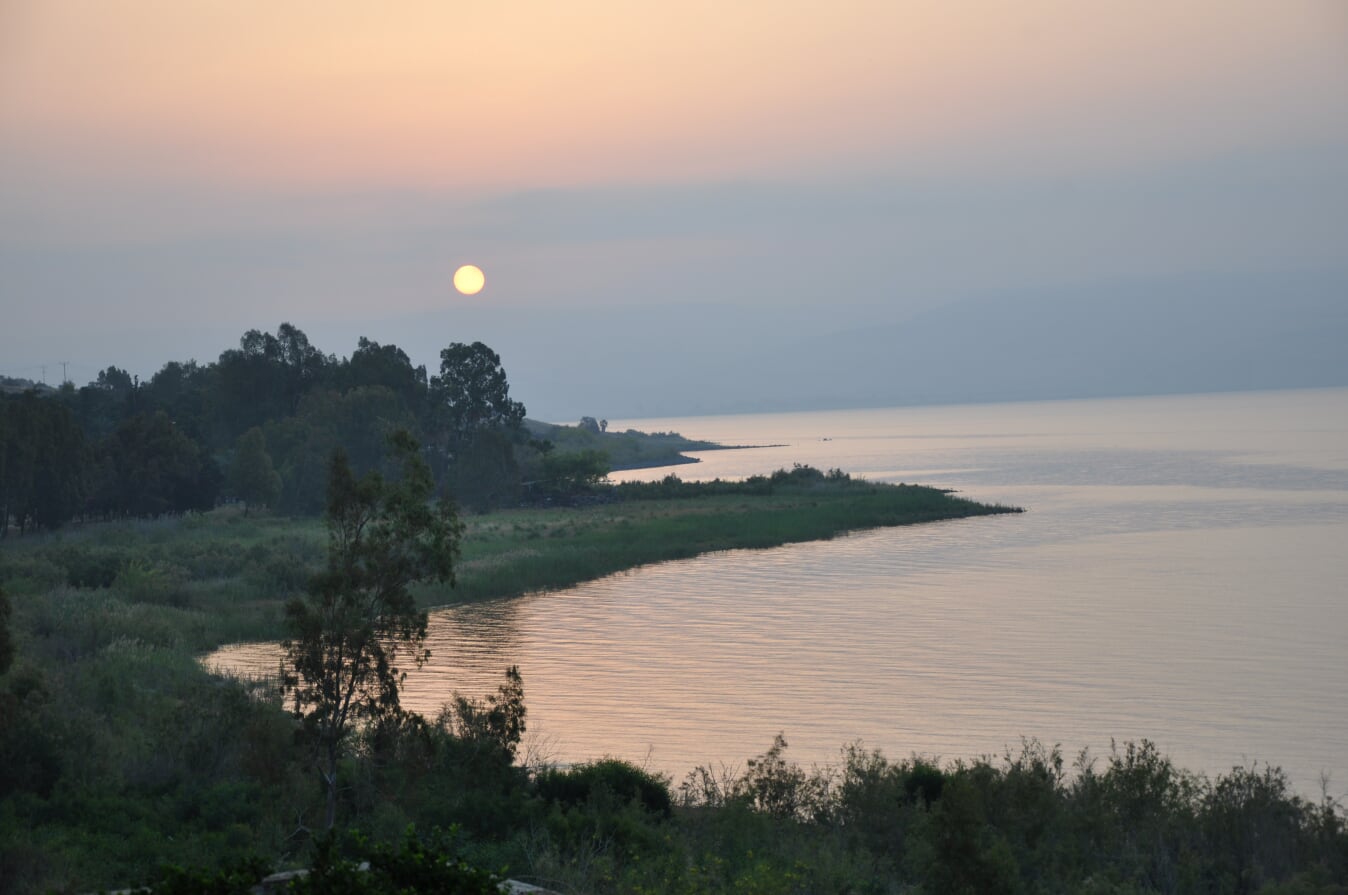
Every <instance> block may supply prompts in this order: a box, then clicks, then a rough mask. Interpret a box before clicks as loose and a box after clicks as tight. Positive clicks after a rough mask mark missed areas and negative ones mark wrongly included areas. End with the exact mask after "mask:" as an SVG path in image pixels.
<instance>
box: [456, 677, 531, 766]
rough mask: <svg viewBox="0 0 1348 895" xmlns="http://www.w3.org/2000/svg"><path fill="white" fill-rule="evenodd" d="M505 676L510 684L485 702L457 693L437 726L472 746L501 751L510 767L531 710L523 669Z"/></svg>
mask: <svg viewBox="0 0 1348 895" xmlns="http://www.w3.org/2000/svg"><path fill="white" fill-rule="evenodd" d="M505 676H506V682H505V683H504V684H502V685H501V686H500V687H499V688H498V689H497V691H496V692H495V693H494V694H492V695H490V696H488V697H487V698H486V700H485V701H484V700H479V699H473V698H471V697H467V696H463V695H461V694H458V693H455V694H454V699H453V701H452V702H450V703H449V704H448V705H446V706H445V709H444V711H443V712H442V713H441V715H440V718H439V719H438V721H437V723H438V724H439V725H440V726H441V727H442V728H444V729H445V730H447V731H451V732H452V733H453V735H454V736H456V737H458V738H459V739H460V740H462V741H464V742H465V743H467V744H469V745H471V746H474V747H477V748H484V749H490V750H499V752H500V753H501V754H502V755H503V756H504V757H505V759H506V763H507V764H509V763H510V762H511V761H513V760H514V758H515V750H516V749H518V748H519V744H520V738H521V737H523V736H524V729H525V722H524V717H525V715H526V714H527V713H528V710H527V709H526V708H525V705H524V678H523V677H522V676H521V675H520V669H519V666H517V665H511V666H510V667H509V668H507V669H506V672H505Z"/></svg>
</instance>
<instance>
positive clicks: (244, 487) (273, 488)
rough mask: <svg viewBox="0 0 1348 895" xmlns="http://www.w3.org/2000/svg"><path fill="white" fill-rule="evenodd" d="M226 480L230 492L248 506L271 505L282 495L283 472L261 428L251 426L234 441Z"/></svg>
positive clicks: (249, 507)
mask: <svg viewBox="0 0 1348 895" xmlns="http://www.w3.org/2000/svg"><path fill="white" fill-rule="evenodd" d="M227 481H228V486H229V490H230V492H231V493H232V494H233V495H234V496H235V497H237V498H238V499H239V500H242V501H243V502H244V504H245V505H246V506H247V507H248V509H252V507H253V506H255V505H261V506H271V505H273V504H275V503H276V501H277V500H279V499H280V497H281V476H280V475H279V474H278V473H277V472H276V468H275V467H274V466H273V465H272V460H271V454H268V453H267V440H266V438H265V437H264V436H263V434H262V430H261V429H259V428H257V427H254V428H252V429H249V430H248V431H247V432H245V433H243V434H242V435H240V436H239V440H238V441H237V442H235V445H234V459H233V460H232V461H231V462H230V465H229V478H228V480H227Z"/></svg>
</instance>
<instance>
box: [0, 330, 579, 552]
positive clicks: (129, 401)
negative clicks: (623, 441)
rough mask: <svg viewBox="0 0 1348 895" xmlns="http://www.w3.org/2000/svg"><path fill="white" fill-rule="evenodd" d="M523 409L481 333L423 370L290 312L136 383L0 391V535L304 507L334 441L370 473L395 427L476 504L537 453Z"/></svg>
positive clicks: (100, 379) (506, 486)
mask: <svg viewBox="0 0 1348 895" xmlns="http://www.w3.org/2000/svg"><path fill="white" fill-rule="evenodd" d="M524 414H525V408H524V405H523V404H521V403H520V402H519V401H516V400H514V399H512V398H511V397H510V387H509V383H508V381H507V378H506V373H505V370H504V369H503V367H502V365H501V359H500V357H499V356H498V355H497V354H496V352H495V351H493V350H492V349H491V348H489V347H488V346H486V345H484V344H483V343H481V342H473V343H471V344H465V343H459V342H456V343H453V344H451V345H449V346H448V347H446V348H445V349H444V350H442V351H441V352H440V368H439V371H438V373H437V374H435V375H428V373H427V370H426V368H425V366H420V365H413V364H412V361H411V359H410V358H409V357H408V356H407V353H406V352H404V351H403V350H402V349H400V348H398V347H397V346H396V345H392V344H387V345H381V344H380V343H378V342H375V341H372V340H370V339H367V338H363V337H362V338H361V339H360V340H359V342H358V344H357V346H356V349H355V350H354V351H353V352H352V353H351V355H350V356H349V357H337V356H335V355H332V354H325V353H324V352H322V351H321V350H319V349H318V348H317V347H315V346H314V345H313V344H312V343H310V341H309V339H308V337H307V336H306V335H305V334H304V333H303V332H302V331H301V330H300V329H298V328H297V327H295V326H293V325H291V324H289V323H283V324H281V325H280V326H279V327H278V328H277V330H276V332H275V333H274V334H273V333H268V332H261V331H259V330H249V331H248V332H246V333H244V335H243V336H242V338H240V340H239V346H238V347H237V348H231V349H228V350H226V351H224V352H223V353H221V355H220V357H219V358H218V359H217V360H216V361H215V362H214V363H206V364H200V363H197V362H196V361H187V362H179V361H170V362H168V363H166V364H164V366H163V367H162V368H161V369H160V370H159V371H158V372H157V373H155V374H154V375H153V376H152V377H150V379H149V380H148V381H141V380H140V379H139V377H136V376H132V375H131V374H129V373H128V372H127V371H125V370H122V369H119V368H117V367H108V368H107V369H106V370H103V371H101V372H100V373H99V374H98V376H97V378H96V379H95V380H94V381H92V382H90V383H88V384H87V385H85V386H83V387H80V388H76V387H75V386H74V385H73V384H71V383H66V384H64V385H63V386H62V387H61V388H60V389H58V390H55V391H54V392H49V393H45V394H39V393H38V392H37V391H35V390H29V391H27V392H24V393H22V394H6V395H3V396H0V533H4V534H7V533H9V531H10V530H11V529H17V530H18V531H19V532H20V533H22V532H24V531H27V530H30V529H34V528H37V529H50V528H55V527H58V526H60V525H62V524H64V523H66V522H69V521H71V520H72V519H114V518H126V517H156V516H162V515H176V514H182V513H185V512H190V511H194V510H205V509H210V508H211V507H213V506H216V505H218V504H219V503H221V502H222V501H239V502H242V503H243V504H244V505H245V506H246V507H248V508H252V507H255V506H258V505H266V506H269V507H271V508H273V509H275V510H277V511H278V512H281V513H285V514H289V515H316V514H318V513H320V512H322V510H323V505H324V490H325V487H326V484H327V482H326V468H327V461H328V458H329V457H330V456H331V455H332V453H333V451H334V450H335V449H337V448H341V449H342V450H343V451H344V452H345V453H346V455H347V457H348V458H349V460H350V463H351V465H352V467H353V469H355V470H356V471H357V472H365V471H369V470H378V469H381V468H384V467H386V466H387V465H388V464H389V463H390V462H391V459H390V457H389V456H388V446H387V436H388V434H389V433H390V432H393V431H398V430H405V431H407V432H409V433H411V434H412V435H413V436H414V437H415V438H416V439H417V440H418V441H419V442H420V443H421V444H423V445H424V446H425V447H424V448H423V453H424V457H425V460H426V462H427V464H428V466H429V467H430V469H431V471H432V474H433V476H434V479H435V482H436V485H437V487H438V488H439V489H440V491H441V493H448V494H452V495H453V496H454V497H455V498H456V499H457V500H458V501H459V502H460V503H461V504H462V505H464V506H467V507H468V508H471V509H487V508H490V507H491V506H494V505H499V504H501V503H504V502H508V501H511V500H514V499H516V498H517V497H518V496H519V494H520V491H521V486H522V483H523V482H525V481H528V480H530V479H535V478H539V477H540V476H541V475H542V471H543V470H544V468H545V465H547V463H548V453H549V451H550V448H551V445H550V444H548V443H547V442H546V441H539V440H536V439H534V438H531V437H530V435H529V434H528V432H527V430H526V429H525V428H524V426H523V421H524ZM554 462H555V461H554Z"/></svg>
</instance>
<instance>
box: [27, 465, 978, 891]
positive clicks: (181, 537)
mask: <svg viewBox="0 0 1348 895" xmlns="http://www.w3.org/2000/svg"><path fill="white" fill-rule="evenodd" d="M677 490H678V495H677V496H674V497H663V498H659V499H618V496H619V492H617V491H610V492H606V495H607V496H606V497H601V496H596V495H590V496H589V498H588V499H590V500H608V501H609V502H600V503H597V504H596V505H591V506H585V507H573V508H546V509H516V510H509V511H501V512H496V513H492V514H488V515H482V516H471V517H467V518H466V519H465V524H466V535H465V539H464V542H463V553H462V557H461V562H460V564H459V573H458V586H457V587H455V588H453V589H442V588H429V587H428V588H424V589H423V590H422V591H421V592H420V593H419V595H418V596H419V599H420V600H421V601H422V603H423V605H426V606H430V605H437V604H444V603H449V602H455V601H466V600H476V599H484V598H490V597H502V596H510V595H513V594H520V593H525V592H528V591H531V590H536V589H541V588H557V587H564V586H567V585H570V584H575V583H578V582H581V581H585V580H589V579H593V578H597V577H600V576H603V575H608V574H611V573H614V572H618V571H621V570H623V569H628V568H632V567H634V566H638V565H642V564H646V563H654V562H661V561H664V560H669V559H677V558H681V557H687V556H694V555H696V554H698V553H704V552H707V551H714V550H728V549H736V548H750V547H768V546H773V545H776V544H782V543H787V542H790V541H802V540H810V539H816V538H827V537H832V536H834V535H836V534H839V533H841V532H844V531H849V530H854V529H860V528H870V527H874V526H878V525H894V524H903V523H910V522H920V521H926V520H931V519H937V518H950V517H957V516H967V515H975V514H981V513H988V512H999V511H1002V510H1001V509H1000V508H992V507H984V506H980V505H978V504H974V503H971V502H969V501H963V500H959V499H957V498H953V497H950V496H949V495H947V494H944V493H942V492H940V491H935V490H932V489H922V488H911V487H886V486H872V485H865V484H859V483H850V482H827V483H822V484H821V483H818V482H816V483H807V484H788V485H784V486H780V487H779V486H774V487H773V488H770V489H763V488H761V487H759V486H754V487H752V488H747V489H739V490H737V489H736V488H735V487H728V486H726V484H725V483H720V484H718V485H708V486H686V487H685V486H680V487H679V488H678V489H677ZM626 496H628V497H642V496H650V495H638V494H634V493H631V492H630V491H629V493H628V494H627V495H626ZM326 538H327V535H326V530H325V527H324V524H323V522H322V520H318V519H285V518H276V517H270V516H264V515H257V514H254V515H251V516H244V515H243V513H242V512H241V511H239V510H237V509H233V508H229V509H222V510H218V511H215V512H212V513H208V514H205V515H202V516H194V517H188V518H184V519H178V520H166V521H158V522H129V523H107V524H95V525H86V526H80V527H72V528H69V529H66V530H63V531H59V532H56V533H51V534H43V535H36V536H32V535H30V536H26V537H22V538H20V537H11V538H9V539H6V540H5V541H4V542H2V543H0V588H3V589H4V591H5V592H6V593H7V594H8V596H9V599H10V602H11V604H12V607H13V612H12V616H11V622H10V627H11V629H12V633H13V640H14V647H15V656H16V658H15V662H14V665H13V667H11V668H10V670H9V671H8V672H6V673H4V674H3V675H0V895H3V893H6V892H9V891H19V892H24V891H47V890H49V889H54V890H60V891H67V890H68V891H91V890H94V889H97V888H99V887H113V888H116V887H122V886H125V885H127V884H130V883H134V882H136V881H137V880H141V879H144V878H145V874H146V873H147V872H148V870H149V869H151V868H153V867H155V866H156V865H157V864H159V863H162V862H164V861H176V862H188V863H196V864H210V865H214V864H216V863H218V862H219V861H222V860H227V859H230V858H235V857H241V856H243V855H244V854H246V853H249V852H254V853H262V854H265V855H267V856H268V858H269V860H271V861H272V862H279V863H285V862H287V861H295V860H303V857H302V856H303V855H304V854H305V853H306V851H305V850H306V849H307V844H306V843H307V841H308V839H307V835H299V831H300V830H301V828H302V827H303V826H304V825H305V820H306V818H309V819H310V822H311V821H312V818H311V817H310V814H311V813H312V811H313V805H314V796H315V794H316V792H317V788H316V787H315V786H314V783H313V778H312V775H311V773H310V770H309V768H308V766H307V764H306V762H305V756H304V754H303V751H302V750H301V749H299V748H298V747H297V742H298V741H297V740H296V730H295V727H294V723H293V721H292V720H291V719H290V718H289V717H288V716H287V715H286V714H284V713H283V712H281V711H280V710H279V708H280V707H279V705H278V703H277V702H276V700H275V697H274V695H273V696H270V697H266V696H263V694H262V693H261V691H254V695H255V696H263V698H260V699H259V698H250V696H249V688H248V687H247V686H243V685H240V684H237V683H233V682H230V681H225V680H221V679H219V678H216V677H213V676H212V675H210V674H208V673H207V672H206V671H204V670H203V669H202V668H201V667H200V664H199V663H198V662H197V660H196V657H197V656H199V655H201V654H202V653H204V652H207V651H210V650H212V649H214V648H216V647H218V646H221V645H224V644H227V643H233V642H239V641H251V640H271V639H276V638H279V637H282V636H284V633H285V631H284V625H283V618H284V606H285V604H286V602H287V601H288V600H289V599H291V598H292V597H293V596H295V595H296V594H299V593H302V592H303V589H304V586H305V583H306V581H307V578H308V576H309V574H310V572H311V571H312V570H314V569H316V568H317V567H319V566H320V565H321V564H322V562H323V561H324V557H325V554H326ZM418 748H419V747H418ZM451 764H452V763H451ZM453 766H454V767H458V765H453ZM382 767H383V766H379V768H382ZM417 767H421V765H417ZM446 767H449V766H448V765H447V766H446ZM351 768H352V773H353V774H354V775H355V776H354V777H353V779H352V780H351V783H350V788H349V789H348V790H347V791H349V792H351V793H353V795H351V797H350V805H349V807H348V809H346V810H349V811H350V812H353V814H352V816H353V817H360V818H362V819H363V820H362V822H363V823H367V824H370V825H372V828H373V829H374V830H375V831H378V832H380V833H381V835H382V834H383V833H385V832H389V831H392V832H394V833H396V832H397V831H399V830H401V829H402V827H403V826H405V825H406V823H407V822H408V821H409V820H413V819H416V820H418V821H419V822H422V821H425V822H433V823H442V822H443V823H451V822H463V821H464V819H466V818H471V819H473V822H474V823H475V824H477V825H478V826H481V827H483V828H484V829H486V826H485V825H487V823H488V820H489V819H490V818H493V817H495V818H498V820H497V821H493V823H495V824H496V827H499V828H500V831H509V830H512V829H514V825H515V824H516V823H517V822H518V817H519V815H518V806H516V807H510V806H515V805H516V802H519V801H520V800H522V799H524V795H523V791H516V790H511V792H512V793H513V795H510V797H509V799H507V800H506V801H504V802H501V801H499V800H497V797H495V796H492V797H490V798H488V797H487V796H486V795H483V794H481V793H477V792H476V790H473V789H472V788H471V786H468V783H471V782H472V781H474V780H477V778H476V777H475V776H474V774H476V772H470V770H462V771H453V770H452V768H451V769H450V770H445V769H441V770H436V771H433V772H432V771H427V770H426V769H425V768H422V770H421V771H417V773H419V774H423V775H424V774H430V776H427V777H425V778H424V779H421V778H417V779H421V782H417V783H415V786H414V785H413V783H408V784H407V786H408V787H412V789H409V790H408V791H409V792H412V791H413V790H415V789H416V788H417V787H423V786H428V785H430V784H429V783H428V782H427V781H430V780H439V781H441V783H443V786H444V788H445V792H446V793H448V794H449V795H446V796H445V797H444V798H440V797H437V799H438V801H436V800H432V802H433V804H432V803H431V802H427V803H426V805H422V803H421V802H418V801H416V800H415V799H414V798H413V796H412V795H406V799H413V801H412V802H406V804H405V805H403V807H398V798H393V797H391V796H389V795H388V792H389V790H388V789H387V786H390V785H392V784H387V783H386V782H379V781H378V780H376V778H375V776H370V775H376V771H377V774H388V773H401V772H398V771H396V769H394V768H393V767H392V766H390V767H389V768H383V769H382V770H380V769H378V768H376V766H375V765H368V764H362V763H361V762H355V763H354V764H352V765H351ZM451 771H452V772H451ZM408 773H409V774H411V773H412V772H411V771H408ZM456 774H463V775H467V776H466V777H465V778H464V779H463V780H461V779H460V777H459V776H455V775H456ZM361 775H366V776H361ZM437 775H439V776H437ZM413 776H415V775H413ZM382 779H383V778H382V777H381V778H379V780H382ZM411 779H412V777H409V780H411ZM512 779H513V778H512ZM465 781H467V782H465ZM437 785H440V784H437ZM512 785H513V784H512ZM465 787H468V788H467V789H465ZM455 793H457V794H458V795H454V794H455ZM451 795H452V796H453V798H455V799H458V800H459V801H457V802H453V803H452V804H454V805H458V807H457V808H454V809H453V811H450V810H449V809H448V808H445V807H444V806H445V805H449V804H451V803H450V802H446V801H445V799H446V798H449V797H450V796H451ZM399 798H402V797H399ZM465 799H467V801H466V802H464V800H465ZM475 800H477V801H475ZM512 800H513V801H512ZM404 801H405V800H404ZM424 801H426V800H425V799H423V800H422V802H424ZM479 801H480V802H481V804H479ZM459 802H463V804H461V805H460V804H459ZM414 803H415V804H416V805H421V807H417V808H415V810H414V809H413V808H412V807H410V806H412V805H413V804H414ZM503 806H504V807H503ZM507 809H508V810H507ZM446 812H448V813H446ZM493 829H495V828H493ZM500 831H498V832H500ZM493 835H497V834H495V833H494V834H493ZM491 847H494V846H491ZM515 854H516V855H518V854H519V852H518V851H516V852H515Z"/></svg>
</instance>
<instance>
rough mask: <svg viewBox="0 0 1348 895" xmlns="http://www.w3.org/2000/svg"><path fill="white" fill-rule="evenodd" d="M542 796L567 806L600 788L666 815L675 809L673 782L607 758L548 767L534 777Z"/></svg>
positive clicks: (624, 762)
mask: <svg viewBox="0 0 1348 895" xmlns="http://www.w3.org/2000/svg"><path fill="white" fill-rule="evenodd" d="M534 786H535V789H536V790H537V792H538V794H539V796H541V797H542V798H543V799H544V800H545V801H548V802H553V803H556V804H558V805H561V806H563V807H571V806H575V805H583V804H585V803H586V802H589V801H590V800H591V799H592V798H594V797H595V796H596V795H597V794H598V793H599V792H600V791H604V792H607V793H609V794H611V795H613V796H616V797H617V798H618V799H619V800H620V801H622V802H635V803H637V804H640V805H641V807H642V808H644V809H645V810H647V811H649V812H651V813H652V814H658V815H661V816H663V817H669V816H670V815H671V814H672V813H673V805H672V802H671V800H670V797H669V783H668V781H667V780H665V779H664V778H663V777H660V776H658V775H656V774H652V773H651V772H649V771H646V770H643V769H642V768H639V767H637V766H636V765H634V764H631V763H630V762H626V761H622V760H621V759H617V758H605V759H602V760H600V761H595V762H590V763H588V764H582V765H577V766H575V767H573V768H569V769H567V770H564V771H562V770H548V771H543V772H541V773H540V774H539V775H538V776H537V777H536V778H535V779H534Z"/></svg>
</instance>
